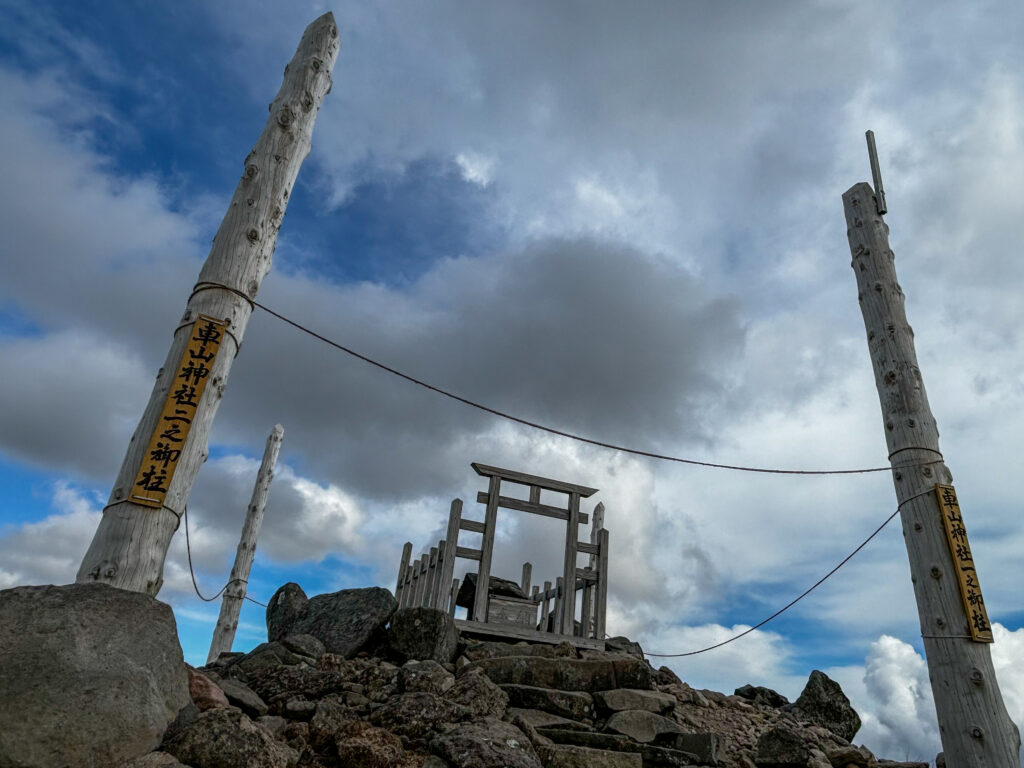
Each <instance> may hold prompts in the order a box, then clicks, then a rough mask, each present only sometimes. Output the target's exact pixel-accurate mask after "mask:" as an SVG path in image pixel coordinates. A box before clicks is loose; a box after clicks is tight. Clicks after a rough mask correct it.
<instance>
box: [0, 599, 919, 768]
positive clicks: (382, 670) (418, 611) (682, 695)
mask: <svg viewBox="0 0 1024 768" xmlns="http://www.w3.org/2000/svg"><path fill="white" fill-rule="evenodd" d="M267 626H268V638H269V641H268V642H266V643H264V644H262V645H260V646H258V647H257V648H254V649H253V650H252V651H250V652H249V653H244V654H243V653H232V654H222V655H221V657H220V658H219V659H218V660H217V661H216V662H214V663H212V664H209V665H207V666H206V667H201V668H199V669H193V668H191V667H189V668H188V669H187V678H188V680H187V688H188V693H187V699H189V701H188V703H187V704H185V706H183V707H181V709H180V711H178V712H177V716H176V717H175V718H174V720H173V722H171V723H170V725H169V726H168V727H166V729H165V731H164V732H163V734H162V737H161V738H160V740H159V744H158V746H157V748H156V749H155V750H152V751H148V752H146V753H145V754H141V755H140V753H141V752H145V751H146V750H145V749H136V751H135V754H134V756H131V757H129V758H127V759H120V760H118V761H116V762H113V761H110V762H103V761H102V760H93V759H91V758H90V759H86V758H84V757H83V758H80V759H75V757H74V756H73V755H72V756H70V757H69V755H68V754H65V755H64V756H63V758H62V759H63V760H64V762H56V761H50V762H46V761H45V760H40V761H38V762H26V763H17V762H14V761H13V760H10V761H8V762H5V760H6V759H7V757H8V756H7V755H4V754H0V766H3V765H7V764H10V765H38V766H50V765H53V766H57V765H69V764H70V765H83V766H85V765H97V766H100V765H119V766H123V767H124V768H235V767H236V766H237V768H445V767H446V766H450V767H451V768H584V767H586V768H672V767H674V766H691V765H692V766H720V767H721V768H874V767H875V766H879V767H882V766H888V767H889V768H896V767H897V766H907V767H908V768H909V767H910V766H915V767H916V766H924V765H925V764H923V763H922V764H918V763H894V762H890V761H883V760H876V758H875V757H874V756H873V755H872V754H871V753H870V752H869V751H868V750H867V749H865V748H864V747H855V746H853V745H852V744H851V743H850V739H852V738H853V736H854V734H855V732H856V730H857V728H858V727H859V724H860V721H859V718H858V717H857V714H856V713H855V712H854V711H853V710H852V708H850V705H849V702H848V701H847V699H846V697H845V696H844V695H843V693H842V691H841V690H840V689H839V686H838V685H837V684H835V683H834V682H833V681H831V680H829V679H828V677H826V676H825V675H824V674H822V673H820V672H814V673H812V675H811V678H810V680H809V681H808V685H807V687H806V689H805V690H804V692H803V694H801V696H800V698H799V699H798V700H797V701H796V702H794V703H792V704H790V703H789V702H788V701H786V699H785V698H784V697H782V696H780V695H779V694H778V693H775V692H774V691H771V690H770V689H767V688H760V687H754V686H749V685H748V686H744V687H743V688H740V689H737V691H736V693H735V694H734V695H731V696H727V695H724V694H721V693H716V692H713V691H704V690H695V689H693V688H691V687H690V686H688V685H687V684H686V683H684V682H682V681H681V680H680V679H679V678H678V677H677V676H676V675H675V674H674V673H673V672H672V671H671V670H669V669H668V668H667V667H662V668H661V669H658V670H656V669H654V668H652V667H651V666H650V665H649V664H648V663H647V661H646V660H645V659H644V657H643V653H642V651H641V649H640V647H639V646H638V645H637V644H636V643H632V642H630V641H628V640H626V639H625V638H613V639H610V640H608V641H607V643H606V645H605V650H586V649H577V648H575V647H573V646H572V645H569V644H562V645H545V644H529V643H515V644H512V643H503V642H495V641H481V640H475V639H473V638H471V637H468V636H462V637H460V636H459V634H458V632H457V631H456V628H455V626H454V623H453V622H452V620H451V619H450V617H448V616H447V615H446V614H444V613H441V612H439V611H435V610H432V609H427V608H406V609H401V610H397V605H396V603H395V600H394V598H393V597H392V596H391V594H390V593H389V592H388V591H387V590H383V589H377V588H371V589H357V590H345V591H342V592H337V593H334V594H331V595H319V596H317V597H313V598H311V599H307V597H306V595H305V594H304V593H303V591H302V590H301V588H299V587H298V585H295V584H287V585H285V586H284V587H282V588H281V589H280V590H278V592H277V593H276V594H275V595H274V597H273V598H272V599H271V601H270V604H269V608H268V609H267ZM179 658H180V657H179ZM108 716H109V713H108ZM113 720H114V721H116V717H114V718H113ZM108 727H110V726H109V724H108ZM147 749H150V747H147ZM54 754H56V752H55V753H54ZM83 754H84V753H83Z"/></svg>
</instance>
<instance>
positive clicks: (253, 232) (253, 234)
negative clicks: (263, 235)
mask: <svg viewBox="0 0 1024 768" xmlns="http://www.w3.org/2000/svg"><path fill="white" fill-rule="evenodd" d="M245 236H246V237H247V238H249V242H250V243H255V242H257V241H259V239H260V232H259V230H258V229H256V227H253V228H252V229H250V230H249V231H248V232H246V233H245Z"/></svg>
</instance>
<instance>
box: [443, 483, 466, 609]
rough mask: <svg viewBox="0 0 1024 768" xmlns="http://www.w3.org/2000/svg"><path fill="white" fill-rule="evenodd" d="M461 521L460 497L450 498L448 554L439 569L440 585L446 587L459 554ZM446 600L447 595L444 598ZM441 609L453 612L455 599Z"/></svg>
mask: <svg viewBox="0 0 1024 768" xmlns="http://www.w3.org/2000/svg"><path fill="white" fill-rule="evenodd" d="M461 521H462V499H452V503H451V506H450V507H449V509H448V531H447V535H446V536H445V542H446V543H445V548H446V551H447V552H448V556H447V557H445V560H444V567H443V568H442V569H441V585H442V586H443V587H446V586H447V585H448V584H451V583H452V578H453V577H454V574H455V558H456V557H458V556H459V554H458V550H459V526H460V525H461ZM445 599H446V600H447V597H446V598H445ZM442 610H448V611H451V613H452V614H453V615H454V613H455V599H454V598H452V602H451V604H450V605H446V606H443V607H442Z"/></svg>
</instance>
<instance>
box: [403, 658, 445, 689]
mask: <svg viewBox="0 0 1024 768" xmlns="http://www.w3.org/2000/svg"><path fill="white" fill-rule="evenodd" d="M398 682H399V686H400V688H401V690H402V692H403V693H415V692H416V691H423V692H426V693H436V694H437V695H438V696H440V695H441V694H442V693H444V692H445V691H447V690H448V689H449V688H451V687H452V686H453V685H455V675H453V674H452V673H451V672H449V671H448V670H447V669H445V668H444V667H442V666H441V665H440V664H438V663H437V662H436V661H433V660H432V659H428V660H427V661H407V662H406V663H405V664H404V665H403V666H402V669H401V671H400V672H399V675H398Z"/></svg>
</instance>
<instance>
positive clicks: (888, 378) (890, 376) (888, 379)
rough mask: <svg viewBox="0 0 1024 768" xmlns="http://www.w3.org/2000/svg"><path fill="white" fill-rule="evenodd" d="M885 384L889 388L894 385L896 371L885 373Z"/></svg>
mask: <svg viewBox="0 0 1024 768" xmlns="http://www.w3.org/2000/svg"><path fill="white" fill-rule="evenodd" d="M885 383H886V384H887V385H888V386H890V387H891V386H892V385H893V384H895V383H896V371H886V372H885Z"/></svg>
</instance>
